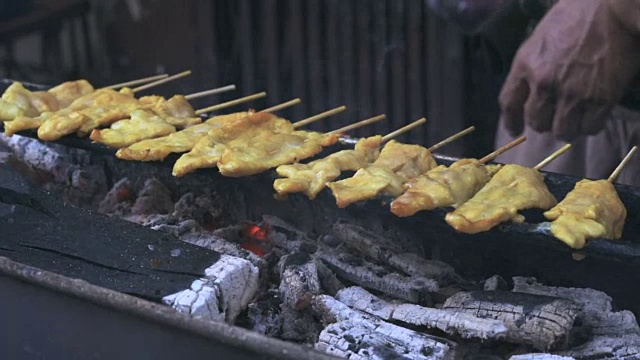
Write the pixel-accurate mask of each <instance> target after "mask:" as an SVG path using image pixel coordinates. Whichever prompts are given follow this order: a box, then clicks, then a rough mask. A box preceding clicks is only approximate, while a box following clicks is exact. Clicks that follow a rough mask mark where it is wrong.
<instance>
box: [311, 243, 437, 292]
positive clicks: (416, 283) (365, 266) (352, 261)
mask: <svg viewBox="0 0 640 360" xmlns="http://www.w3.org/2000/svg"><path fill="white" fill-rule="evenodd" d="M315 255H316V256H317V257H318V258H320V259H322V261H323V262H324V263H325V264H326V265H327V266H328V267H329V268H330V269H331V270H333V271H334V272H335V273H336V275H337V276H338V277H339V278H342V279H345V280H347V281H349V282H352V283H354V284H357V285H359V286H361V287H363V288H366V289H371V290H376V291H380V292H382V293H384V294H387V295H389V296H392V297H395V298H398V299H402V300H405V301H409V302H414V303H428V302H430V298H429V293H432V292H436V291H438V283H436V282H435V281H434V280H432V279H427V278H423V277H417V276H415V277H408V276H404V275H401V274H399V273H397V272H390V271H389V269H386V268H384V267H382V266H379V265H375V264H373V263H370V262H367V261H366V260H365V259H363V258H362V257H358V256H354V255H351V254H349V253H345V252H342V251H339V250H336V249H331V248H329V247H327V246H324V245H321V246H319V247H318V251H317V252H316V254H315Z"/></svg>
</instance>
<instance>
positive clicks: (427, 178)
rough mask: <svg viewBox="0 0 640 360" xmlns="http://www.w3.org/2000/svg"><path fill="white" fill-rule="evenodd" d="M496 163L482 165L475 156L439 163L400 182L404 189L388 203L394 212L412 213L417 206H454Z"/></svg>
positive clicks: (480, 184)
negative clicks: (402, 183)
mask: <svg viewBox="0 0 640 360" xmlns="http://www.w3.org/2000/svg"><path fill="white" fill-rule="evenodd" d="M499 169H500V165H488V166H485V165H483V164H481V163H480V162H478V160H476V159H462V160H458V161H456V162H455V163H453V164H451V166H450V167H446V166H444V165H440V166H438V167H436V168H434V169H431V170H429V171H427V172H426V173H425V174H422V175H420V176H418V177H417V178H414V179H411V180H409V181H408V182H407V183H405V184H404V188H405V192H404V193H403V194H402V195H400V196H399V197H398V198H396V199H395V200H394V201H393V202H392V203H391V212H392V213H394V214H395V215H397V216H400V217H405V216H412V215H414V214H415V213H417V212H418V211H420V210H433V209H437V208H440V207H447V206H451V207H457V206H459V205H461V204H463V203H464V202H465V201H467V200H469V199H470V198H471V197H472V196H473V195H475V194H476V193H477V192H478V191H479V190H480V189H481V188H482V187H483V186H484V185H485V184H486V183H487V182H489V179H491V176H493V174H495V173H496V172H497V171H498V170H499Z"/></svg>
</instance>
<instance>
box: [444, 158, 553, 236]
mask: <svg viewBox="0 0 640 360" xmlns="http://www.w3.org/2000/svg"><path fill="white" fill-rule="evenodd" d="M556 203H557V201H556V199H555V197H553V195H552V194H551V193H550V192H549V189H548V188H547V185H546V184H545V183H544V176H543V175H542V174H541V173H540V172H539V171H538V170H536V169H531V168H527V167H524V166H520V165H504V166H503V167H502V168H501V169H500V170H499V171H498V172H497V173H496V174H495V175H493V177H492V178H491V180H489V182H488V183H487V184H486V185H485V186H484V187H483V188H482V189H480V191H478V193H477V194H475V195H474V196H473V197H472V198H471V199H469V200H468V201H467V202H465V203H464V204H462V205H460V206H458V208H456V209H455V210H454V211H453V212H450V213H448V214H447V216H446V217H445V220H446V221H447V223H448V224H449V225H451V226H452V227H453V228H454V229H456V230H458V231H460V232H464V233H467V234H475V233H478V232H482V231H487V230H489V229H491V228H492V227H494V226H496V225H498V224H500V223H502V222H505V221H514V222H522V221H524V217H523V216H522V215H520V214H519V213H518V211H520V210H524V209H530V208H538V209H542V210H548V209H550V208H551V207H553V206H554V205H555V204H556Z"/></svg>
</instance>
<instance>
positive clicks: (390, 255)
mask: <svg viewBox="0 0 640 360" xmlns="http://www.w3.org/2000/svg"><path fill="white" fill-rule="evenodd" d="M332 235H333V236H335V237H336V238H337V239H340V240H342V242H343V243H344V244H345V245H346V246H348V247H350V248H352V249H354V250H356V251H358V252H360V253H362V254H364V255H366V256H368V257H370V258H372V259H374V260H376V261H378V262H381V263H384V264H388V265H391V266H393V267H395V268H396V269H398V270H401V271H403V272H405V273H407V274H409V275H412V276H421V277H425V278H431V279H434V280H436V281H439V282H443V283H445V282H446V283H449V282H451V280H452V279H454V278H455V277H457V275H456V273H455V270H454V269H453V267H452V266H450V265H449V264H446V263H443V262H441V261H436V260H427V259H425V258H423V257H420V256H418V255H416V254H415V253H412V252H407V251H406V250H405V249H402V248H401V247H400V245H398V244H397V242H396V241H393V240H391V239H387V238H385V237H382V236H379V235H377V234H374V233H371V232H369V231H366V230H364V229H362V228H361V227H358V226H355V225H351V224H347V223H344V222H337V223H335V224H334V225H333V229H332ZM411 250H414V251H417V250H416V249H411Z"/></svg>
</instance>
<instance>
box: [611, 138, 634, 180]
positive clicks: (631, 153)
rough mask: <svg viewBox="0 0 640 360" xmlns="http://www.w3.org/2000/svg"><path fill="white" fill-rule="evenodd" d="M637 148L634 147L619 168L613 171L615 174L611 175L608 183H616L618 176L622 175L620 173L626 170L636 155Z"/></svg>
mask: <svg viewBox="0 0 640 360" xmlns="http://www.w3.org/2000/svg"><path fill="white" fill-rule="evenodd" d="M636 148H637V146H634V147H632V148H631V150H629V153H627V156H625V157H624V159H622V161H621V162H620V164H619V165H618V167H616V169H615V170H613V172H612V173H611V175H610V176H609V178H608V179H607V181H609V182H614V181H616V179H617V178H618V176H619V175H620V173H621V172H622V170H623V169H624V167H625V165H627V163H628V162H629V160H631V156H633V154H635V152H636Z"/></svg>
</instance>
